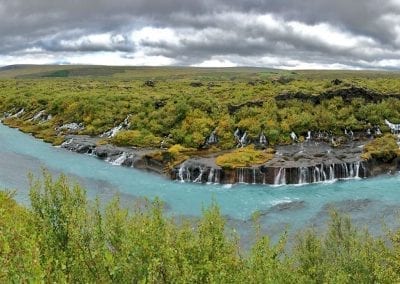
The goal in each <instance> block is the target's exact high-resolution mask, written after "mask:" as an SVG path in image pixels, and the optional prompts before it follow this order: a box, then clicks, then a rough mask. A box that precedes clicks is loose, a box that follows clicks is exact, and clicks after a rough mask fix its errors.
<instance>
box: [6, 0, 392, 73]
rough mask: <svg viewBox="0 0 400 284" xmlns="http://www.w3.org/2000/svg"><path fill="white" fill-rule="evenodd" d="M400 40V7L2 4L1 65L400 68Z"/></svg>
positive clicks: (101, 0) (138, 0)
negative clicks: (43, 62)
mask: <svg viewBox="0 0 400 284" xmlns="http://www.w3.org/2000/svg"><path fill="white" fill-rule="evenodd" d="M399 34H400V1H399V0H387V1H380V0H357V1H354V0H353V1H348V0H347V1H346V0H336V1H328V0H304V1H298V0H286V1H282V0H280V1H279V0H275V1H272V0H265V1H263V0H247V1H241V0H207V1H182V0H162V1H161V0H159V1H154V0H135V1H132V0H114V1H105V0H97V1H94V0H92V1H90V0H86V1H82V0H80V1H78V0H70V1H61V0H33V1H26V0H13V1H8V0H0V40H1V44H0V65H4V64H6V63H12V62H13V60H14V61H15V62H18V63H21V61H23V60H25V59H26V60H28V61H29V60H32V58H36V59H37V60H38V61H39V62H40V56H41V57H42V58H44V59H46V60H47V61H46V63H48V62H52V60H53V61H54V62H59V61H69V59H70V58H74V59H75V60H76V61H77V62H82V63H86V62H85V60H86V61H87V63H92V61H91V60H90V58H91V56H92V57H94V56H96V54H98V53H99V52H103V53H115V55H110V54H109V56H110V57H109V58H112V56H116V57H118V58H119V59H121V60H119V61H117V62H113V61H112V59H110V61H111V62H105V63H110V64H113V63H118V64H146V63H147V60H149V62H150V63H151V64H157V60H160V64H179V65H192V64H202V63H204V62H209V63H210V64H211V65H212V64H216V65H218V64H219V63H221V64H232V65H258V66H260V65H261V66H268V65H269V66H271V65H273V66H274V67H277V66H278V67H302V66H306V67H307V66H311V67H313V66H315V67H318V66H322V67H324V66H325V67H329V66H333V67H335V66H344V67H354V68H375V67H377V68H400V36H399ZM80 56H81V57H80ZM2 58H3V60H2ZM4 58H6V59H4ZM98 59H99V57H96V60H98ZM125 59H126V60H128V59H129V60H128V61H126V62H125V61H124V60H125ZM94 62H97V61H94Z"/></svg>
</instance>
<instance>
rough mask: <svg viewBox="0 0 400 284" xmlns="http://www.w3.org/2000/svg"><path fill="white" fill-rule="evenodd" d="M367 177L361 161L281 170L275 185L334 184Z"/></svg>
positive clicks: (276, 177) (275, 179) (276, 176)
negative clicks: (343, 180)
mask: <svg viewBox="0 0 400 284" xmlns="http://www.w3.org/2000/svg"><path fill="white" fill-rule="evenodd" d="M360 173H361V174H362V177H366V169H365V166H364V164H363V163H362V162H361V161H356V162H351V163H341V164H329V165H324V164H320V165H316V166H310V167H299V168H286V169H285V168H280V169H279V171H278V172H277V173H276V174H275V178H274V184H275V185H283V184H287V183H289V184H308V183H317V182H332V181H335V180H342V179H358V178H360Z"/></svg>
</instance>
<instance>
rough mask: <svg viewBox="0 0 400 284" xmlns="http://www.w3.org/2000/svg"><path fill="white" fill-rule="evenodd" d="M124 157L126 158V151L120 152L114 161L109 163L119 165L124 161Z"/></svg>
mask: <svg viewBox="0 0 400 284" xmlns="http://www.w3.org/2000/svg"><path fill="white" fill-rule="evenodd" d="M126 158H127V155H126V153H125V152H124V153H122V155H121V156H119V157H118V158H117V159H116V160H115V161H113V162H111V164H112V165H114V166H120V165H122V164H123V162H125V160H126Z"/></svg>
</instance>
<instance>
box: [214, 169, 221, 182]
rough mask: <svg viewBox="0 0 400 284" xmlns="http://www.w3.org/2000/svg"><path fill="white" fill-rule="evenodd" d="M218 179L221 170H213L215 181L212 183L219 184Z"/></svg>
mask: <svg viewBox="0 0 400 284" xmlns="http://www.w3.org/2000/svg"><path fill="white" fill-rule="evenodd" d="M220 177H221V170H220V169H216V170H215V180H214V183H219V181H220Z"/></svg>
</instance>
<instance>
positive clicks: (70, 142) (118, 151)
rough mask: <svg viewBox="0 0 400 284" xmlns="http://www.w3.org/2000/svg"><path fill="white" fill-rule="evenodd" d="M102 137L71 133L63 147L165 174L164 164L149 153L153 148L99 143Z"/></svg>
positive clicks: (115, 163) (118, 164)
mask: <svg viewBox="0 0 400 284" xmlns="http://www.w3.org/2000/svg"><path fill="white" fill-rule="evenodd" d="M99 141H100V138H96V137H90V136H84V135H69V136H67V140H66V141H65V142H64V143H63V144H61V147H62V148H64V149H67V150H69V151H73V152H77V153H81V154H88V155H92V156H95V157H97V158H99V159H101V160H104V161H106V162H109V163H111V164H113V165H117V166H125V167H135V168H139V169H144V170H149V171H152V172H156V173H159V174H163V171H164V165H163V164H162V163H160V162H158V161H156V160H154V159H152V158H151V157H150V156H148V154H149V153H150V152H152V150H147V149H135V148H129V147H116V146H113V145H110V144H106V145H99V144H98V143H99Z"/></svg>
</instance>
